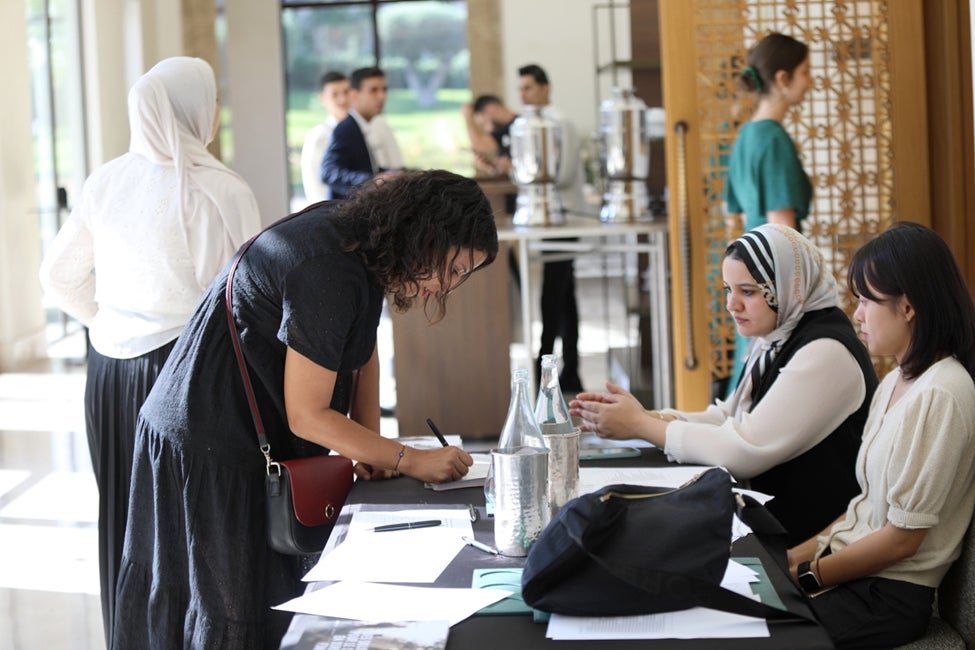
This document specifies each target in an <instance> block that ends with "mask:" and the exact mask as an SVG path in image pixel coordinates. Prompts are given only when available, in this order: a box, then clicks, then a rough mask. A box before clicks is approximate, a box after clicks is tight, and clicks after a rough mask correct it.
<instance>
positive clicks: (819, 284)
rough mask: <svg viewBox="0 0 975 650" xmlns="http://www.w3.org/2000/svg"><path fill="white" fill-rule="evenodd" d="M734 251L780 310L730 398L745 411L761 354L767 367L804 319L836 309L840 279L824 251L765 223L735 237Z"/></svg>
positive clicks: (792, 231) (759, 339) (758, 340)
mask: <svg viewBox="0 0 975 650" xmlns="http://www.w3.org/2000/svg"><path fill="white" fill-rule="evenodd" d="M730 248H734V249H735V250H736V251H737V253H738V256H739V257H741V258H743V259H742V261H743V262H744V264H745V266H746V267H747V268H748V271H749V273H751V275H752V277H753V278H754V280H755V282H756V283H757V284H758V285H759V287H760V289H761V290H762V292H763V294H764V296H765V301H766V302H767V303H768V304H769V306H770V307H772V309H774V310H775V311H776V321H775V322H776V326H775V329H774V330H772V331H771V332H770V333H768V334H766V335H765V336H759V337H755V341H754V343H753V344H752V347H751V352H750V354H749V358H748V361H747V363H746V364H745V377H744V379H743V380H742V381H741V383H740V384H739V385H738V389H737V390H736V391H735V393H736V395H735V396H733V398H732V399H735V398H737V399H738V400H739V406H740V408H742V409H744V410H746V411H747V410H749V409H750V407H751V385H752V382H751V377H750V375H751V369H752V366H754V365H755V363H756V362H758V361H759V358H760V357H762V356H763V355H765V357H766V358H765V363H770V362H771V360H772V359H773V358H774V356H775V354H776V353H777V351H778V350H779V349H781V347H782V344H783V343H784V342H785V341H786V340H787V339H788V338H789V336H790V335H791V334H792V331H793V330H794V329H795V328H796V325H798V323H799V321H800V320H801V319H802V317H803V316H804V315H806V313H807V312H810V311H816V310H818V309H826V308H827V307H835V306H836V303H837V299H838V294H837V290H836V279H835V278H834V277H833V274H832V272H830V270H829V268H828V267H827V266H826V260H825V259H824V258H823V254H822V252H821V251H820V250H819V249H818V248H816V246H814V245H813V243H812V242H810V241H809V240H808V239H806V238H805V237H804V236H803V235H802V233H800V232H799V231H797V230H795V229H793V228H789V227H787V226H781V225H778V224H771V223H768V224H764V225H761V226H759V227H758V228H755V229H754V230H750V231H748V232H746V233H745V234H744V235H742V236H741V237H739V238H738V239H736V240H735V241H734V242H733V243H732V244H731V246H730ZM767 368H768V366H766V369H767ZM734 379H735V380H737V379H738V378H737V377H735V378H734Z"/></svg>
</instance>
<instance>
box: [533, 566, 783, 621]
mask: <svg viewBox="0 0 975 650" xmlns="http://www.w3.org/2000/svg"><path fill="white" fill-rule="evenodd" d="M757 580H758V578H757V575H756V574H755V572H754V571H753V570H751V569H749V568H748V567H745V566H742V565H740V564H738V563H737V562H734V561H730V562H729V563H728V569H727V570H726V571H725V578H724V580H723V581H722V583H721V586H722V587H724V588H725V589H730V590H732V591H735V592H737V593H740V594H743V595H747V596H749V597H752V598H754V596H753V595H752V593H751V589H750V588H749V587H748V583H749V582H754V581H757ZM756 600H757V599H756ZM546 636H547V637H548V638H550V639H556V640H602V639H735V638H737V639H743V638H756V637H768V636H769V630H768V624H767V623H766V622H765V620H764V619H761V618H752V617H749V616H742V615H740V614H729V613H728V612H719V611H717V610H713V609H707V608H704V607H694V608H691V609H685V610H682V611H679V612H667V613H664V614H647V615H644V616H561V615H559V614H552V617H551V619H549V623H548V631H547V632H546Z"/></svg>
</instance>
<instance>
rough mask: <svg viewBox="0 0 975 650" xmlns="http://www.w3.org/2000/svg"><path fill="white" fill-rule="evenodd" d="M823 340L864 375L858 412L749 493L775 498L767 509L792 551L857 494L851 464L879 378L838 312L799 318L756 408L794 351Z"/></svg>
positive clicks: (761, 383) (764, 380)
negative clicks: (784, 532)
mask: <svg viewBox="0 0 975 650" xmlns="http://www.w3.org/2000/svg"><path fill="white" fill-rule="evenodd" d="M823 338H828V339H835V340H837V341H839V342H840V343H842V344H843V346H844V347H845V348H846V349H847V350H849V351H850V354H852V355H853V358H854V359H856V361H857V363H858V364H859V366H860V370H861V371H862V372H863V379H864V382H865V384H866V389H867V391H866V396H865V397H864V398H863V403H861V404H860V408H858V409H857V410H856V411H855V412H854V413H853V414H851V415H850V417H848V418H846V420H844V421H843V422H842V423H841V424H840V426H838V427H837V428H836V429H835V430H834V431H833V432H832V433H831V434H829V435H828V436H826V438H824V439H823V440H822V442H820V443H819V444H818V445H816V446H815V447H813V448H812V449H810V450H809V451H807V452H805V453H804V454H802V455H800V456H797V457H795V458H793V459H792V460H789V461H786V462H784V463H782V464H781V465H776V466H775V467H773V468H771V469H769V470H768V471H766V472H764V473H762V474H759V475H758V476H756V477H754V478H752V479H751V487H752V489H754V490H758V491H759V492H764V493H766V494H771V495H774V496H775V498H774V499H772V500H771V501H769V502H768V506H767V507H768V509H769V511H770V512H771V513H772V514H773V515H775V517H776V518H777V519H778V520H779V521H780V522H781V523H782V525H783V526H784V527H785V529H786V530H787V531H788V533H789V536H788V545H789V546H790V547H792V546H795V545H796V544H799V543H800V542H804V541H806V540H807V539H809V538H810V537H812V536H813V535H815V534H817V533H819V532H820V531H822V530H823V529H824V528H826V526H828V525H829V524H830V523H832V522H833V521H834V520H835V519H836V518H837V517H839V516H840V515H841V514H843V512H845V511H846V507H847V505H848V504H849V502H850V499H852V498H853V497H855V496H856V495H858V494H859V493H860V486H859V484H858V483H857V480H856V473H855V463H856V457H857V453H858V452H859V450H860V441H861V439H862V436H863V425H864V424H865V423H866V421H867V412H868V411H869V410H870V402H871V400H872V398H873V393H874V391H875V390H876V388H877V374H876V372H874V369H873V363H872V362H871V361H870V355H869V354H868V353H867V349H866V347H865V346H864V345H863V343H861V342H860V340H859V338H858V337H857V335H856V332H855V331H854V329H853V327H852V326H851V325H850V319H849V318H847V316H846V314H844V313H843V311H842V310H840V309H839V308H837V307H830V308H827V309H820V310H817V311H811V312H809V313H807V314H805V315H804V316H803V317H802V319H801V320H800V321H799V324H798V325H796V328H795V330H793V332H792V335H791V336H789V338H788V339H787V340H786V342H785V344H784V345H783V346H782V349H781V350H780V351H779V353H778V355H776V357H775V359H774V360H773V361H772V367H771V368H769V370H767V371H766V372H765V374H764V375H763V377H762V379H761V381H759V387H758V394H757V397H756V399H755V404H758V403H759V402H760V401H762V397H764V396H765V394H766V393H767V392H768V391H769V388H771V387H772V384H773V383H774V382H775V379H776V378H777V377H778V376H779V371H780V370H781V369H782V367H783V366H785V365H786V364H787V363H789V359H791V358H792V355H794V354H795V353H796V351H798V350H799V349H800V348H801V347H802V346H804V345H806V344H807V343H810V342H812V341H815V340H816V339H823ZM831 407H832V405H831V404H823V405H822V408H831ZM752 408H754V406H753V407H752ZM781 435H784V436H787V435H790V431H789V428H788V425H787V424H784V425H783V427H782V432H781Z"/></svg>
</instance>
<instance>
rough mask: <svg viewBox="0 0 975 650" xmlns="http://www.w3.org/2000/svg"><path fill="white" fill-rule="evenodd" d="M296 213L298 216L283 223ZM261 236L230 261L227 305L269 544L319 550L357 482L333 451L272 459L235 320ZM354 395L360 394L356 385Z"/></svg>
mask: <svg viewBox="0 0 975 650" xmlns="http://www.w3.org/2000/svg"><path fill="white" fill-rule="evenodd" d="M293 216H295V215H291V216H288V217H285V218H284V219H282V220H281V221H285V220H287V219H291V218H292V217H293ZM278 223H281V222H280V221H279V222H278ZM275 225H276V224H275ZM272 227H273V226H272ZM261 232H264V231H261ZM260 235H261V233H258V234H256V235H254V236H253V237H251V238H250V240H249V241H247V243H245V244H244V245H243V246H241V247H240V250H239V251H238V252H237V255H236V257H234V260H233V262H232V263H231V264H230V270H229V271H228V272H227V286H226V289H225V292H224V303H225V304H226V307H227V326H228V327H229V328H230V342H231V343H232V344H233V348H234V356H235V357H236V358H237V366H238V368H239V369H240V379H241V381H242V382H243V384H244V392H245V393H246V395H247V405H248V407H249V408H250V411H251V418H252V419H253V420H254V431H255V433H256V434H257V444H258V448H259V449H260V451H261V453H262V454H264V459H265V462H266V467H265V479H264V488H265V496H266V498H265V502H264V509H265V513H266V515H267V543H268V546H270V547H271V548H272V549H274V550H275V551H277V552H278V553H285V554H288V555H308V554H312V553H320V552H321V551H322V549H323V548H325V543H326V542H327V541H328V536H329V535H330V534H331V532H332V528H333V527H334V526H335V521H336V520H337V519H338V516H339V511H340V510H341V509H342V506H343V505H344V504H345V499H346V497H347V496H348V495H349V491H350V490H351V489H352V484H353V482H354V480H355V477H354V472H353V467H352V461H351V460H349V459H348V458H345V457H343V456H337V455H332V454H325V455H321V456H310V457H308V458H296V459H292V460H282V461H276V460H274V459H273V458H272V457H271V445H270V443H269V442H268V440H267V435H266V433H265V431H264V421H263V420H262V419H261V413H260V411H259V410H258V408H257V398H256V397H255V396H254V389H253V387H252V386H251V379H250V374H249V373H248V372H247V362H246V361H245V360H244V351H243V349H242V348H241V346H240V335H239V334H238V333H237V324H236V323H235V322H234V307H233V283H234V273H235V272H236V270H237V265H238V264H239V263H240V259H241V257H243V256H244V253H245V252H246V251H247V249H248V248H250V246H251V244H253V243H254V241H255V240H256V239H257V238H258V237H259V236H260ZM356 377H358V375H356ZM352 393H353V395H354V394H355V388H353V390H352Z"/></svg>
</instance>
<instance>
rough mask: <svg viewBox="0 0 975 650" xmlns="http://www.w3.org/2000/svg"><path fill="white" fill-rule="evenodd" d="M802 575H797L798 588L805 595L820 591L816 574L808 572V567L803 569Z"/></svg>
mask: <svg viewBox="0 0 975 650" xmlns="http://www.w3.org/2000/svg"><path fill="white" fill-rule="evenodd" d="M803 569H804V571H803V573H800V574H799V575H798V578H799V586H800V587H802V590H803V591H804V592H806V593H812V592H814V591H819V590H820V584H819V579H818V578H816V574H815V573H813V572H812V571H810V570H809V568H808V567H803Z"/></svg>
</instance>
